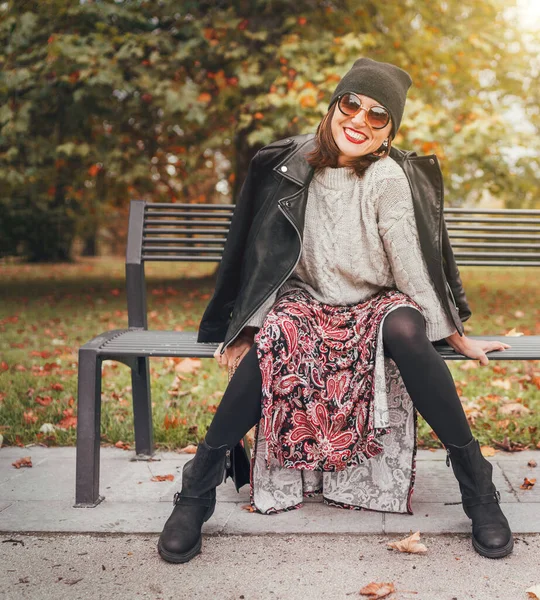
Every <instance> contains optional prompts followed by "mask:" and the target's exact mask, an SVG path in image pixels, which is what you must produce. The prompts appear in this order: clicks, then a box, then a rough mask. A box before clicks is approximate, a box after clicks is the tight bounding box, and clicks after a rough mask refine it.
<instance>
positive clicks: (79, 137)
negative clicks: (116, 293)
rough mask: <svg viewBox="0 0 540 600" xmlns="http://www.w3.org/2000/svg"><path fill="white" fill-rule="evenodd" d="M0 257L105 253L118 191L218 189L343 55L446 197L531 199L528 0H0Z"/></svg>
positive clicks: (314, 111)
mask: <svg viewBox="0 0 540 600" xmlns="http://www.w3.org/2000/svg"><path fill="white" fill-rule="evenodd" d="M0 17H1V22H0V48H1V49H2V50H0V52H1V55H0V61H1V63H2V71H1V74H0V98H1V102H0V219H1V221H0V254H1V255H3V256H20V257H22V258H24V259H25V260H28V261H59V260H66V259H69V258H70V257H73V253H75V255H81V254H83V255H87V256H92V255H96V254H98V255H99V254H101V255H103V254H109V253H113V254H121V253H122V252H123V247H124V246H123V245H124V243H125V236H126V223H127V219H126V216H127V210H128V205H129V201H130V200H131V199H145V200H149V201H159V202H233V201H234V198H235V194H236V191H237V189H238V187H239V185H241V183H242V181H243V179H244V176H245V173H246V170H247V165H248V163H249V160H250V158H251V157H252V156H253V154H254V153H255V152H256V150H258V149H259V148H260V147H261V146H262V145H264V144H268V143H270V142H272V141H274V140H276V139H279V138H281V137H286V136H288V135H294V134H298V133H307V132H312V131H315V129H316V126H317V124H318V122H319V121H320V120H321V118H322V116H323V115H324V114H325V112H326V109H327V106H328V101H329V99H330V96H331V94H332V91H333V89H334V88H335V86H336V84H337V82H338V81H339V79H340V77H341V76H342V75H343V74H344V73H345V72H346V71H347V70H348V69H349V68H350V66H351V65H352V63H353V62H354V60H356V59H357V58H358V57H359V56H369V57H372V58H374V59H376V60H382V61H389V62H392V63H395V64H397V65H399V66H400V67H402V68H404V69H406V70H407V71H408V72H409V73H410V74H411V76H412V78H413V81H414V84H413V87H412V88H411V90H410V92H409V99H408V102H407V106H406V110H405V115H404V119H403V124H402V127H401V130H400V132H399V135H398V136H397V138H396V140H395V141H394V143H395V145H396V146H398V147H400V148H404V149H410V150H416V151H417V152H418V153H422V154H429V153H432V152H434V153H436V154H437V156H438V157H439V159H440V161H441V163H442V167H443V172H444V178H445V181H444V182H445V186H446V193H447V194H446V202H447V205H448V206H477V205H481V206H486V207H500V206H505V207H512V208H534V207H538V206H540V200H539V198H540V195H539V188H538V186H539V183H538V182H539V180H540V177H539V175H540V173H539V161H538V157H539V148H540V135H539V126H540V114H539V106H540V86H539V85H538V75H539V68H540V59H539V56H540V37H539V32H540V3H539V2H538V0H519V1H518V0H468V1H467V2H462V1H461V0H403V1H399V2H397V1H395V2H376V1H372V0H342V1H340V0H324V1H314V0H295V1H294V2H291V1H284V0H249V1H246V0H236V1H232V2H231V1H219V0H212V1H208V2H205V1H190V0H183V1H182V2H178V1H177V0H153V1H142V0H138V1H135V0H131V1H129V0H101V1H90V0H16V1H12V2H4V3H1V4H0Z"/></svg>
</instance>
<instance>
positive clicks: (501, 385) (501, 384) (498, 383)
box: [491, 379, 512, 390]
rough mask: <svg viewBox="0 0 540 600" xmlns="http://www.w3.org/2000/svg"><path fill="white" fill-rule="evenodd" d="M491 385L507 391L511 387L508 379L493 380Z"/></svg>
mask: <svg viewBox="0 0 540 600" xmlns="http://www.w3.org/2000/svg"><path fill="white" fill-rule="evenodd" d="M491 385H492V386H493V387H499V388H503V390H509V389H510V388H511V387H512V384H511V383H510V381H509V380H508V379H493V380H492V382H491Z"/></svg>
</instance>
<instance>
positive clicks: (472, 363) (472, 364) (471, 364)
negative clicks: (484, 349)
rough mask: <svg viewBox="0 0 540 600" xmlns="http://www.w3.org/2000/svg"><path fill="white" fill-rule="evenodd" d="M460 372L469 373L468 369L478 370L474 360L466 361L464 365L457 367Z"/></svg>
mask: <svg viewBox="0 0 540 600" xmlns="http://www.w3.org/2000/svg"><path fill="white" fill-rule="evenodd" d="M459 368H460V369H461V370H462V371H469V370H470V369H478V363H477V362H476V361H474V360H468V361H467V362H466V363H465V364H463V365H461V367H459Z"/></svg>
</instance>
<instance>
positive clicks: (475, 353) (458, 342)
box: [446, 331, 512, 366]
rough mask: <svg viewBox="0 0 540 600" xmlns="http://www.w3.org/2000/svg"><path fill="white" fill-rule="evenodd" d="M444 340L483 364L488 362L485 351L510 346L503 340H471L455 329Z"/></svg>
mask: <svg viewBox="0 0 540 600" xmlns="http://www.w3.org/2000/svg"><path fill="white" fill-rule="evenodd" d="M446 341H447V342H448V344H449V345H450V346H452V348H453V349H454V350H455V351H456V352H459V353H460V354H463V355H465V356H468V357H469V358H474V359H477V360H479V361H480V364H481V365H483V366H486V365H487V364H488V363H489V358H488V357H487V356H486V352H492V351H493V350H505V349H506V348H511V347H512V346H510V345H509V344H505V343H504V342H496V341H488V340H471V339H470V338H468V337H466V336H465V335H464V336H460V335H459V333H458V332H457V331H456V333H453V334H452V335H451V336H450V337H447V338H446Z"/></svg>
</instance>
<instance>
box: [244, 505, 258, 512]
mask: <svg viewBox="0 0 540 600" xmlns="http://www.w3.org/2000/svg"><path fill="white" fill-rule="evenodd" d="M240 508H241V509H242V510H246V511H247V512H251V513H253V512H256V509H255V508H253V506H251V504H243V505H242V506H241V507H240Z"/></svg>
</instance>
